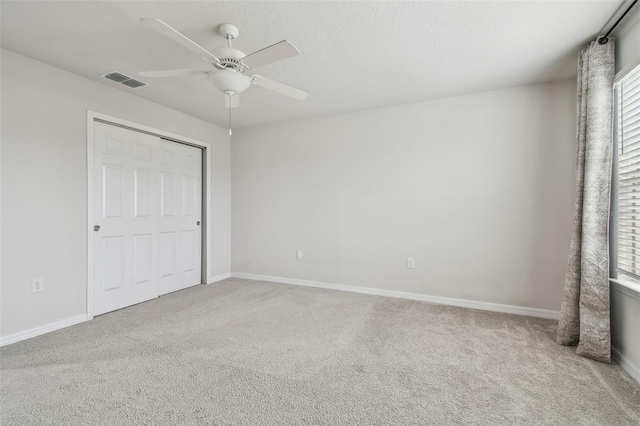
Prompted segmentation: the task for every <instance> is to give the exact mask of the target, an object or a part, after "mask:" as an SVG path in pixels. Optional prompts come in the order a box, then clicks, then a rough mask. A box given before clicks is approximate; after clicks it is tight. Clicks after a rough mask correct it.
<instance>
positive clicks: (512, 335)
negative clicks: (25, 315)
mask: <svg viewBox="0 0 640 426" xmlns="http://www.w3.org/2000/svg"><path fill="white" fill-rule="evenodd" d="M555 331H556V322H555V321H551V320H543V319H536V318H530V317H522V316H515V315H506V314H497V313H489V312H482V311H475V310H469V309H462V308H454V307H447V306H438V305H431V304H428V303H422V302H414V301H407V300H399V299H390V298H383V297H376V296H367V295H362V294H352V293H344V292H339V291H330V290H322V289H314V288H305V287H294V286H288V285H282V284H274V283H264V282H256V281H244V280H238V279H229V280H226V281H224V282H221V283H217V284H214V285H209V286H197V287H194V288H191V289H188V290H184V291H181V292H177V293H174V294H171V295H168V296H164V297H161V298H159V299H156V300H153V301H150V302H146V303H143V304H140V305H136V306H132V307H130V308H126V309H122V310H120V311H117V312H113V313H110V314H107V315H102V316H100V317H96V318H95V319H94V320H93V321H90V322H87V323H83V324H79V325H77V326H74V327H70V328H67V329H65V330H60V331H58V332H54V333H50V334H47V335H44V336H40V337H36V338H34V339H31V340H28V341H24V342H20V343H16V344H13V345H10V346H7V347H5V348H2V350H1V352H0V354H1V372H2V391H1V397H2V400H1V402H2V421H3V424H8V425H10V424H37V425H41V424H42V425H44V424H69V425H127V424H149V425H177V424H202V425H206V424H211V425H218V424H225V425H226V424H230V425H235V424H245V425H263V424H264V425H292V424H335V425H346V424H366V425H382V424H399V425H415V424H420V425H425V424H437V425H447V424H475V425H501V424H505V425H512V424H532V425H537V424H540V425H542V424H547V425H551V424H553V425H564V424H569V425H638V424H640V385H639V384H638V383H637V382H635V381H634V380H633V379H632V378H630V377H629V376H628V375H627V374H626V373H625V372H624V371H623V370H622V369H620V367H618V366H615V365H605V364H600V363H597V362H594V361H590V360H587V359H584V358H581V357H578V356H576V355H575V353H574V352H575V349H574V348H570V347H563V346H558V345H556V344H555V343H554V338H555Z"/></svg>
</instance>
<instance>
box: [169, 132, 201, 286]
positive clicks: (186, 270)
mask: <svg viewBox="0 0 640 426" xmlns="http://www.w3.org/2000/svg"><path fill="white" fill-rule="evenodd" d="M161 146H162V148H161V150H162V159H163V160H162V161H161V164H160V173H161V174H162V176H163V177H165V176H166V183H165V184H163V201H162V202H163V214H162V216H161V217H160V226H161V229H162V231H163V232H168V231H175V235H174V239H173V240H172V241H173V243H174V244H173V245H172V246H171V247H172V251H169V250H168V249H167V250H166V251H165V250H163V257H165V256H166V257H168V256H172V257H173V260H172V262H169V260H168V258H167V259H166V262H167V264H169V263H171V265H173V270H172V271H173V274H172V275H164V276H163V277H162V281H161V286H160V291H161V294H166V293H170V292H172V291H176V290H180V289H183V288H185V287H190V286H192V285H195V284H198V283H200V281H201V274H200V270H201V259H200V256H201V252H202V248H201V244H202V227H201V226H200V221H201V212H202V150H201V149H198V148H194V147H191V146H187V145H180V144H176V143H171V142H169V141H161ZM169 176H171V178H169ZM172 191H173V192H172ZM169 200H171V201H172V202H171V203H169ZM165 203H167V204H166V206H165ZM163 262H165V260H163Z"/></svg>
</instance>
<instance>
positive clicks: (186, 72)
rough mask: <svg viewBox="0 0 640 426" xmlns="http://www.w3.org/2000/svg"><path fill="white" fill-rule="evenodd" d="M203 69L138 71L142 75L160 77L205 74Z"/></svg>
mask: <svg viewBox="0 0 640 426" xmlns="http://www.w3.org/2000/svg"><path fill="white" fill-rule="evenodd" d="M206 73H207V71H205V70H198V69H190V70H166V71H140V72H139V73H138V74H140V75H141V76H143V77H151V78H161V77H184V76H187V75H200V74H206Z"/></svg>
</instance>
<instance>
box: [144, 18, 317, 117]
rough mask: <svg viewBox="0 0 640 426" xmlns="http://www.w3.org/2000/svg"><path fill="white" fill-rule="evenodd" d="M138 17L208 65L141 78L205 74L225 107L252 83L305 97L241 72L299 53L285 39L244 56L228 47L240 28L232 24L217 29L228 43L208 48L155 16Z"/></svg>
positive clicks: (301, 92)
mask: <svg viewBox="0 0 640 426" xmlns="http://www.w3.org/2000/svg"><path fill="white" fill-rule="evenodd" d="M141 20H142V21H143V22H145V23H147V24H148V25H150V26H151V27H152V28H153V29H155V30H156V31H158V32H159V33H161V34H162V35H164V36H166V37H168V38H170V39H171V40H173V41H175V42H176V43H178V44H180V45H182V46H183V47H185V48H187V49H189V50H191V51H192V52H194V53H196V54H197V55H199V56H200V57H202V58H203V59H204V60H205V61H207V62H208V63H209V64H210V65H211V67H210V68H208V69H197V70H192V69H185V70H168V71H146V72H141V73H140V74H141V75H144V76H145V77H157V78H162V77H181V76H188V75H196V74H206V75H207V77H208V79H209V81H210V82H211V83H212V84H213V85H214V86H215V87H216V88H217V89H218V90H220V91H221V92H222V93H224V94H225V95H226V98H227V99H226V105H227V107H228V108H233V107H237V106H239V101H238V100H237V97H238V95H239V94H240V93H242V92H244V91H245V90H247V89H248V88H249V87H250V86H251V85H252V84H255V85H256V86H261V87H264V88H265V89H269V90H272V91H274V92H278V93H281V94H283V95H287V96H290V97H292V98H294V99H299V100H303V99H306V97H307V96H308V95H309V93H308V92H306V91H304V90H301V89H298V88H295V87H292V86H289V85H287V84H284V83H280V82H278V81H275V80H271V79H268V78H266V77H262V76H259V75H253V76H249V75H246V74H245V73H246V72H248V71H252V70H253V69H255V68H258V67H261V66H264V65H268V64H271V63H274V62H277V61H281V60H283V59H287V58H290V57H292V56H296V55H299V54H300V52H299V51H298V49H296V47H295V46H294V45H293V44H291V43H290V42H288V41H287V40H282V41H281V42H279V43H276V44H274V45H271V46H268V47H266V48H264V49H261V50H258V51H257V52H254V53H251V54H249V55H245V54H244V52H241V51H240V50H238V49H234V48H233V47H232V46H231V42H232V41H233V40H235V39H236V38H238V36H239V35H240V30H239V29H238V27H236V26H235V25H233V24H228V23H226V24H222V25H220V27H219V31H220V33H221V34H222V35H223V36H224V38H225V39H226V40H227V44H228V46H220V47H216V48H215V49H213V50H212V51H208V50H207V49H205V48H203V47H202V46H200V45H199V44H197V43H196V42H194V41H193V40H191V39H189V38H188V37H186V36H185V35H183V34H181V33H180V32H178V31H177V30H175V29H174V28H172V27H170V26H169V25H168V24H166V23H164V22H163V21H161V20H159V19H155V18H142V19H141ZM234 98H235V99H234Z"/></svg>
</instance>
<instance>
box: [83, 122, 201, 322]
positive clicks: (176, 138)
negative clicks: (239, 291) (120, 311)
mask: <svg viewBox="0 0 640 426" xmlns="http://www.w3.org/2000/svg"><path fill="white" fill-rule="evenodd" d="M96 121H97V122H102V123H106V124H110V125H113V126H117V127H124V128H127V129H130V130H133V131H137V132H141V133H147V134H151V135H153V136H158V137H160V138H162V139H166V140H169V141H173V142H176V143H182V144H185V145H191V146H195V147H197V148H201V149H202V151H203V152H202V162H203V164H202V199H203V202H202V225H203V226H202V240H201V243H202V261H201V262H200V264H201V268H202V270H201V279H200V281H201V283H202V284H210V280H209V275H208V274H209V271H211V270H212V268H211V257H210V256H209V253H212V250H211V242H212V238H211V226H210V223H211V184H210V182H209V179H210V177H211V144H210V143H208V142H202V141H199V140H196V139H192V138H188V137H186V136H181V135H176V134H174V133H170V132H167V131H164V130H160V129H156V128H153V127H150V126H145V125H143V124H139V123H135V122H133V121H128V120H124V119H121V118H118V117H113V116H110V115H107V114H102V113H99V112H96V111H91V110H87V201H88V202H87V320H90V319H93V296H94V294H93V261H94V253H93V235H94V232H93V224H94V217H93V196H94V194H93V162H94V158H93V156H94V150H93V143H94V141H93V132H94V123H95V122H96Z"/></svg>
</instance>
